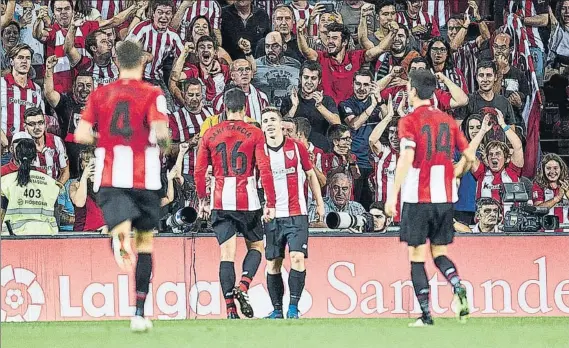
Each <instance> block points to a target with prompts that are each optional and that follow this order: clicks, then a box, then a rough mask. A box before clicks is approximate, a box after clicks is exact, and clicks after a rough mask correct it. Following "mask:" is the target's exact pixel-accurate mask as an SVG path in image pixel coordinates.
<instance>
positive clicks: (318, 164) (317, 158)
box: [305, 142, 324, 206]
mask: <svg viewBox="0 0 569 348" xmlns="http://www.w3.org/2000/svg"><path fill="white" fill-rule="evenodd" d="M308 154H309V155H311V156H314V168H316V169H318V170H319V171H321V172H322V156H323V155H324V150H322V149H321V148H319V147H316V146H314V144H313V143H310V142H309V143H308ZM305 186H306V188H307V189H308V203H309V204H308V205H309V206H310V202H312V200H313V199H314V198H313V197H312V189H311V188H310V186H309V185H308V181H307V182H306V183H305Z"/></svg>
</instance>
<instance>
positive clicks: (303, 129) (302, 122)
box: [293, 117, 312, 139]
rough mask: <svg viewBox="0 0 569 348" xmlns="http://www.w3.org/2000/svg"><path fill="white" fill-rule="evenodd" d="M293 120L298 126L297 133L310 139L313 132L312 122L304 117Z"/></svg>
mask: <svg viewBox="0 0 569 348" xmlns="http://www.w3.org/2000/svg"><path fill="white" fill-rule="evenodd" d="M293 120H294V124H295V125H296V132H297V133H300V134H302V135H304V137H306V138H307V139H308V137H309V136H310V132H312V126H311V125H310V121H308V119H306V118H304V117H295V118H293Z"/></svg>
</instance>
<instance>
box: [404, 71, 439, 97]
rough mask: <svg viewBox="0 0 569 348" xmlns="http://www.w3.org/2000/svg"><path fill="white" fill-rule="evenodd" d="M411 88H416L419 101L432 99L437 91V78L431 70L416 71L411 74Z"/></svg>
mask: <svg viewBox="0 0 569 348" xmlns="http://www.w3.org/2000/svg"><path fill="white" fill-rule="evenodd" d="M409 82H410V84H411V88H415V90H416V91H417V96H418V97H419V99H422V100H428V99H431V97H432V96H433V93H435V89H437V78H436V77H435V75H433V73H432V72H430V71H429V70H414V71H411V72H409Z"/></svg>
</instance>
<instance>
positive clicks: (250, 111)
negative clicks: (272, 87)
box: [212, 85, 270, 124]
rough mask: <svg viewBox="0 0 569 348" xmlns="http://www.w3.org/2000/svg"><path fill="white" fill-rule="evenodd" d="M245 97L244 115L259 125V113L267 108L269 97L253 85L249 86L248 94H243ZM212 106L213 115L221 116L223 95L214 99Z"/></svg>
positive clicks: (223, 108) (223, 104)
mask: <svg viewBox="0 0 569 348" xmlns="http://www.w3.org/2000/svg"><path fill="white" fill-rule="evenodd" d="M245 95H246V96H247V100H245V115H247V116H248V117H251V118H252V119H254V120H255V121H257V122H259V124H261V111H263V109H264V108H266V107H267V106H269V104H270V103H269V97H267V95H266V94H265V93H263V92H262V91H261V90H259V89H257V88H255V86H253V85H249V93H245ZM212 104H213V110H214V111H215V113H216V114H221V113H222V112H223V110H225V103H224V102H223V93H221V94H219V95H218V96H217V97H215V98H214V99H213V102H212Z"/></svg>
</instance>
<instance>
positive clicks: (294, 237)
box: [265, 215, 308, 260]
mask: <svg viewBox="0 0 569 348" xmlns="http://www.w3.org/2000/svg"><path fill="white" fill-rule="evenodd" d="M265 236H266V238H267V241H266V243H267V244H266V246H265V257H266V258H267V260H274V259H276V258H284V257H285V247H286V245H287V244H288V251H289V252H291V251H298V252H301V253H303V254H304V257H305V258H307V257H308V216H306V215H299V216H290V217H281V218H276V219H274V220H273V221H271V222H269V223H267V224H265Z"/></svg>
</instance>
